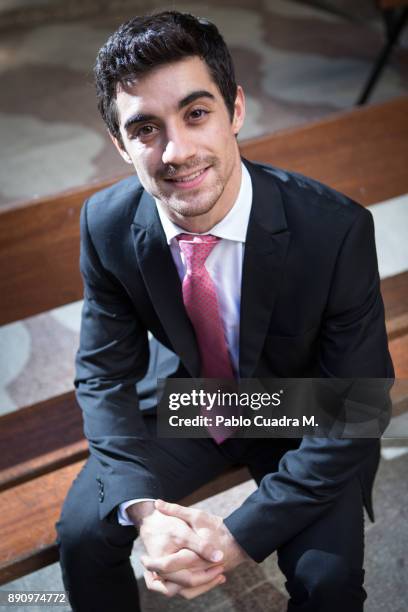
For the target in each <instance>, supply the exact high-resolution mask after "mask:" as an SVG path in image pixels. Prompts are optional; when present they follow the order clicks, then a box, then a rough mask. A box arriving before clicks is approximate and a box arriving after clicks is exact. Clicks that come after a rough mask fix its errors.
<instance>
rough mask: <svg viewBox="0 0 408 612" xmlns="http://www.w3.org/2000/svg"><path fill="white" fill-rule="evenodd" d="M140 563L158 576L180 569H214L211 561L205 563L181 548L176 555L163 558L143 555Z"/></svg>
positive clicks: (189, 551)
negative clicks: (157, 573)
mask: <svg viewBox="0 0 408 612" xmlns="http://www.w3.org/2000/svg"><path fill="white" fill-rule="evenodd" d="M141 562H142V563H143V565H144V567H145V568H146V569H147V570H150V571H151V572H159V573H160V574H164V573H169V572H178V571H179V570H182V569H190V570H191V569H201V570H203V569H208V568H209V567H214V563H212V562H211V561H205V560H204V559H202V558H201V557H199V556H198V555H197V553H195V552H193V551H192V550H189V549H188V548H181V549H180V550H179V551H177V552H176V553H173V554H171V555H165V556H163V557H156V558H154V557H149V556H148V555H143V556H142V557H141Z"/></svg>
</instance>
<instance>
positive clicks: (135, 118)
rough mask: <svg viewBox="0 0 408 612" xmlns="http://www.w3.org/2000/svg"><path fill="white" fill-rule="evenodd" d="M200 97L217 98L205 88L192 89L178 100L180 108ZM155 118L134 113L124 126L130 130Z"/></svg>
mask: <svg viewBox="0 0 408 612" xmlns="http://www.w3.org/2000/svg"><path fill="white" fill-rule="evenodd" d="M199 98H209V99H210V100H215V96H214V95H213V94H212V93H210V92H209V91H207V90H205V89H200V90H198V91H192V92H191V93H190V94H188V95H187V96H185V97H184V98H182V99H181V100H180V101H179V102H178V104H177V108H178V110H181V109H182V108H184V107H185V106H188V105H189V104H191V103H192V102H194V101H195V100H198V99H199ZM154 119H157V117H156V116H155V115H147V114H144V113H136V114H135V115H132V116H131V117H129V119H127V120H126V122H125V125H124V126H123V127H124V129H125V130H128V129H129V128H130V127H131V126H133V125H135V124H137V123H145V122H146V121H153V120H154Z"/></svg>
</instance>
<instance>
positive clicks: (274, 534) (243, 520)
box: [225, 209, 394, 562]
mask: <svg viewBox="0 0 408 612" xmlns="http://www.w3.org/2000/svg"><path fill="white" fill-rule="evenodd" d="M319 353H320V371H321V376H322V377H337V378H349V379H350V378H352V379H355V384H352V385H351V386H350V388H351V391H350V393H349V395H348V397H346V399H345V401H346V403H347V402H349V404H350V405H351V403H352V402H353V401H355V400H357V401H358V402H361V398H362V397H365V398H369V397H372V384H374V385H375V384H376V383H375V381H372V382H370V381H369V380H368V379H369V378H371V379H373V378H382V379H384V378H392V377H393V376H394V372H393V367H392V362H391V358H390V355H389V352H388V344H387V335H386V330H385V321H384V307H383V302H382V298H381V294H380V281H379V275H378V265H377V256H376V250H375V240H374V224H373V219H372V216H371V214H370V213H369V212H368V211H366V210H364V209H361V210H359V211H358V214H357V216H356V218H355V220H354V222H353V223H352V225H351V227H350V228H349V231H348V232H347V234H346V235H345V238H344V240H343V243H342V246H341V249H340V250H339V253H338V257H337V261H336V266H335V271H334V274H333V277H332V283H331V287H330V291H329V297H328V301H327V305H326V309H325V313H324V319H323V322H322V330H321V336H320V349H319ZM364 379H367V380H366V382H364ZM391 384H392V383H390V384H378V385H377V386H378V393H377V394H375V404H376V406H375V408H376V412H377V414H378V413H381V415H382V419H381V421H382V423H383V425H385V424H386V423H388V421H389V418H390V398H389V387H390V385H391ZM365 385H366V393H364V389H365ZM353 394H355V396H354V395H353ZM367 401H370V400H369V399H368V400H367ZM376 451H378V439H375V438H348V439H347V438H341V437H339V438H334V437H330V438H320V437H310V436H309V437H304V438H303V439H302V442H301V444H300V446H299V447H298V448H297V449H296V450H291V451H288V452H286V453H285V455H284V456H283V457H282V459H281V461H280V463H279V469H278V470H277V471H276V472H274V473H271V474H267V475H266V476H265V477H264V478H263V479H262V481H261V483H260V486H259V487H258V489H257V490H256V491H255V492H254V493H253V494H252V495H250V496H249V497H248V498H247V499H246V500H245V501H244V503H243V504H242V506H241V507H240V508H238V509H237V510H235V511H234V512H232V514H230V515H229V516H228V517H227V518H226V519H225V524H226V526H227V527H228V529H229V530H230V531H231V533H232V535H233V536H234V537H235V538H236V540H237V541H238V543H239V544H240V545H241V546H242V548H243V549H244V550H245V551H246V552H247V553H248V554H249V555H250V556H251V557H252V558H253V559H255V560H256V561H258V562H260V561H262V560H263V559H265V557H267V556H268V555H270V554H271V553H272V552H273V551H274V550H276V549H277V548H278V547H279V546H282V545H283V544H284V543H286V542H288V541H289V540H290V539H291V538H293V537H294V536H295V535H296V534H298V533H299V532H301V531H302V530H303V529H305V528H306V527H307V526H308V525H310V524H311V523H312V522H314V521H315V520H316V519H318V518H319V516H320V515H321V514H322V513H323V512H324V511H325V510H326V509H327V508H328V507H329V506H330V505H331V504H333V503H335V502H336V499H337V497H338V496H339V495H340V494H341V492H342V491H343V489H344V487H345V486H346V485H347V483H348V482H349V481H350V480H351V479H352V478H354V477H355V476H357V475H358V474H359V471H360V470H361V467H362V465H363V464H364V462H365V461H366V460H367V458H369V457H370V455H371V454H372V453H375V452H376Z"/></svg>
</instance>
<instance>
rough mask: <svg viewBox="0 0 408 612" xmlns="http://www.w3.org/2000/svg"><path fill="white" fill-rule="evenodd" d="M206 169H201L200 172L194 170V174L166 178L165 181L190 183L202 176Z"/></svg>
mask: <svg viewBox="0 0 408 612" xmlns="http://www.w3.org/2000/svg"><path fill="white" fill-rule="evenodd" d="M208 168H209V166H208V167H206V168H202V169H201V170H196V171H195V172H192V173H191V174H188V175H184V176H175V177H171V178H167V179H166V180H167V181H171V182H173V183H191V182H192V181H194V180H195V179H197V178H198V177H199V176H201V175H202V174H204V172H205V171H206V170H208Z"/></svg>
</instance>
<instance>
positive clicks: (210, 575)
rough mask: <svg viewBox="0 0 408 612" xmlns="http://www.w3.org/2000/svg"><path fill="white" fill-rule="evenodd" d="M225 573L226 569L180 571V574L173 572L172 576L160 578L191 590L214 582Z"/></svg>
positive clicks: (162, 575)
mask: <svg viewBox="0 0 408 612" xmlns="http://www.w3.org/2000/svg"><path fill="white" fill-rule="evenodd" d="M223 572H224V567H223V566H219V567H212V568H210V569H208V570H197V571H194V572H192V571H190V570H179V571H178V572H172V573H170V574H161V575H160V578H162V580H164V581H165V582H174V583H175V584H178V585H180V586H181V587H185V588H191V587H198V586H201V585H204V584H207V583H208V582H212V581H213V580H214V579H215V578H217V577H218V576H221V574H222V573H223Z"/></svg>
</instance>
